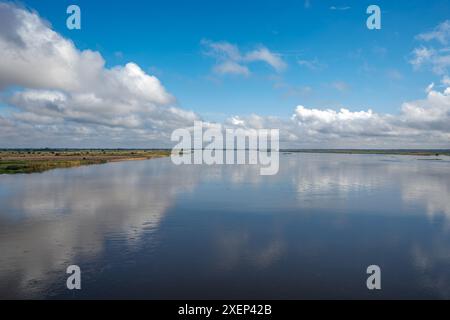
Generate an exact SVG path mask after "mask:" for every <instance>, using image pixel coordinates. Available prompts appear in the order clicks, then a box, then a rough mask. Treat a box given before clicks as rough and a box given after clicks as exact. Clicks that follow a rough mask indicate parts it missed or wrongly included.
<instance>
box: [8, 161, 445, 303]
mask: <svg viewBox="0 0 450 320" xmlns="http://www.w3.org/2000/svg"><path fill="white" fill-rule="evenodd" d="M280 156H281V158H280V161H281V162H280V172H279V174H278V175H275V176H260V175H259V168H258V167H255V166H245V165H223V166H211V167H203V166H197V165H191V166H174V165H172V163H171V162H170V160H169V159H159V160H151V161H138V162H123V163H113V164H107V165H101V166H89V167H81V168H76V169H68V170H54V171H49V172H45V173H43V174H32V175H17V176H0V202H1V203H2V206H1V208H0V252H1V256H0V295H3V294H5V293H6V292H8V295H9V296H13V297H14V296H16V295H18V296H23V295H24V292H25V290H27V291H26V292H27V293H25V295H27V294H29V296H33V293H39V292H42V290H46V287H47V286H51V283H52V281H53V282H54V281H56V280H55V278H58V277H60V278H61V277H64V276H65V274H64V273H61V272H64V270H65V267H66V266H67V265H70V264H77V263H78V262H79V261H93V260H95V259H105V261H106V262H105V265H106V266H107V265H108V263H109V262H108V257H110V255H111V250H112V249H111V248H110V247H111V246H112V247H113V249H114V248H115V250H119V253H117V252H116V251H113V252H116V253H115V254H116V255H118V256H120V250H122V251H126V252H127V253H128V254H131V255H132V256H133V260H134V259H135V260H139V259H143V258H139V257H142V256H145V257H147V258H148V256H149V253H148V252H147V251H142V247H143V246H144V247H146V248H148V247H149V246H150V247H151V246H153V247H155V254H154V256H152V258H148V259H150V260H151V261H152V264H151V265H152V266H153V268H154V269H153V272H155V273H157V274H159V276H160V277H159V278H161V279H165V277H164V276H166V277H167V275H168V274H170V272H172V271H171V270H173V272H176V273H177V274H178V275H180V277H181V276H183V272H187V271H183V270H182V269H180V268H179V267H178V269H177V266H180V265H183V264H184V268H185V269H186V270H188V269H189V263H191V264H195V265H196V268H197V269H202V272H203V273H204V276H205V277H206V275H208V276H209V279H210V281H214V277H219V275H222V276H223V275H224V274H228V273H233V274H234V275H236V274H241V276H242V277H243V278H242V279H241V280H240V281H246V280H245V279H252V276H254V275H251V273H250V276H247V278H245V277H244V274H245V275H246V273H245V272H249V271H248V270H256V271H255V272H256V274H258V275H263V276H265V277H269V278H270V276H273V277H275V278H277V279H278V278H279V280H280V281H281V282H282V281H283V280H286V284H285V285H286V286H289V285H288V284H289V281H288V280H289V279H288V278H286V277H288V275H289V274H292V268H294V267H295V266H297V263H298V264H300V263H301V265H302V266H303V267H302V268H303V269H302V270H304V272H306V270H309V269H311V270H316V269H318V270H321V268H322V266H321V264H324V263H325V264H330V263H334V262H336V260H340V259H341V258H342V257H341V256H339V254H345V255H346V256H348V255H350V256H351V255H352V254H353V253H354V254H355V256H356V257H359V258H358V259H359V260H361V261H366V259H367V257H366V255H367V254H368V253H369V252H370V250H369V249H368V248H370V247H372V246H374V248H377V250H379V251H380V253H383V252H384V253H383V254H382V255H381V256H380V257H379V259H385V258H386V256H389V254H387V253H386V252H390V250H399V249H400V248H401V249H402V250H403V249H405V250H404V252H402V254H407V255H409V257H408V259H409V260H408V261H411V266H410V267H411V268H414V270H415V271H411V272H414V275H416V273H415V272H418V273H419V274H420V281H421V283H422V284H423V285H424V286H427V287H431V288H435V289H436V290H438V291H439V292H440V295H441V296H442V297H448V296H449V294H450V292H449V289H448V288H449V287H450V275H449V273H448V265H449V261H450V256H449V254H448V252H450V250H449V233H448V228H447V227H446V226H448V225H449V224H448V221H447V220H448V218H449V214H450V193H449V192H450V162H447V161H440V162H438V161H418V160H417V159H416V157H404V156H402V157H400V156H399V157H396V156H379V155H351V156H350V155H317V154H289V155H283V154H280ZM311 213H314V215H311ZM319 213H326V214H327V215H325V217H326V218H323V217H322V216H321V215H319ZM364 213H369V214H364ZM188 214H189V216H186V215H188ZM386 214H388V216H389V218H383V217H382V216H383V215H386ZM373 215H375V216H374V217H373ZM413 216H417V219H416V218H412V217H413ZM422 218H425V219H426V220H425V221H429V222H430V224H429V225H423V226H422V225H421V224H420V223H423V220H421V219H422ZM373 219H375V220H374V221H373ZM414 219H415V220H414ZM369 221H372V224H373V225H372V226H371V225H370V222H369ZM417 221H421V222H420V223H417ZM408 223H410V225H408ZM385 224H386V225H388V226H390V228H392V229H385V227H384V225H385ZM364 228H368V229H364ZM362 230H364V231H365V233H364V232H362ZM424 230H425V231H424ZM379 232H381V234H379V235H378V233H379ZM372 233H373V234H372ZM416 236H417V237H416ZM352 237H355V238H357V239H358V241H356V242H355V241H354V240H353V239H352ZM330 241H331V242H330ZM196 243H197V245H196ZM158 248H164V250H163V249H158ZM330 248H334V249H333V250H334V251H335V252H334V253H333V254H330V253H331V251H330V250H331V249H330ZM158 250H161V252H162V253H158V252H159V251H158ZM182 251H183V252H184V253H181V252H182ZM187 252H190V253H192V255H193V256H195V257H197V254H198V252H201V254H202V257H197V258H196V260H195V259H194V260H192V261H188V262H186V261H184V260H180V259H181V258H180V257H181V256H183V255H185V254H187ZM358 254H359V255H360V256H358ZM355 259H356V258H355ZM405 259H406V258H405ZM388 261H389V260H388ZM392 261H395V263H397V264H398V265H400V264H401V259H399V260H398V261H397V260H391V262H392ZM147 262H148V261H147ZM147 262H146V261H142V264H143V265H145V263H147ZM122 263H124V264H125V263H126V261H122ZM283 263H285V264H286V263H287V265H282V264H283ZM342 263H344V262H342ZM345 263H349V262H345ZM106 266H105V267H104V268H107V267H106ZM155 268H156V269H155ZM157 268H159V269H157ZM347 268H351V265H348V266H347ZM399 268H401V267H399ZM245 270H247V271H245ZM270 270H271V271H270ZM274 270H277V271H276V272H281V273H283V274H284V273H286V275H278V276H276V273H273V272H275V271H274ZM285 270H289V272H286V271H285ZM348 270H350V269H348ZM348 270H347V271H348ZM213 271H214V272H215V273H213ZM269 271H270V272H272V274H269V275H267V274H265V272H269ZM314 272H316V274H319V273H320V272H319V271H314ZM348 272H349V271H348ZM209 273H212V275H211V274H209ZM55 274H57V275H55ZM320 276H321V277H323V274H322V273H320ZM186 277H187V278H189V277H188V276H186ZM302 277H304V278H302ZM318 277H319V276H318ZM405 277H406V276H405ZM187 278H183V279H185V281H187V280H186V279H187ZM331 278H333V277H330V279H331ZM298 279H303V280H302V281H307V280H305V279H309V278H308V277H307V276H306V275H303V274H302V275H299V276H298ZM330 279H329V280H328V281H333V280H330ZM128 280H129V279H128ZM58 281H59V280H58ZM155 281H156V280H155ZM161 281H163V280H161ZM192 281H194V279H193V280H192ZM248 281H250V280H248ZM269 282H270V281H269ZM186 283H187V284H188V283H189V282H188V281H187V282H186ZM187 284H186V286H187ZM152 285H156V284H155V283H152ZM161 285H163V283H161ZM222 285H226V284H223V283H222ZM292 285H293V284H292ZM6 288H8V289H6ZM11 288H12V289H11ZM291 289H292V288H291ZM180 290H182V289H181V288H180ZM292 290H294V289H292ZM180 292H181V291H180ZM286 292H288V289H286Z"/></svg>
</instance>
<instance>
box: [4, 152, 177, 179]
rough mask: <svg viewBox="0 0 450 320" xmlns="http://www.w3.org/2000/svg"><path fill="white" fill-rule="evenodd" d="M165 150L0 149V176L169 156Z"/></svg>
mask: <svg viewBox="0 0 450 320" xmlns="http://www.w3.org/2000/svg"><path fill="white" fill-rule="evenodd" d="M170 154H171V152H170V151H168V150H142V149H135V150H122V149H114V150H113V149H109V150H107V149H83V150H81V149H80V150H74V149H64V150H62V149H61V150H60V149H20V150H19V149H16V150H13V149H9V150H0V175H2V174H20V173H38V172H45V171H48V170H52V169H59V168H74V167H80V166H86V165H94V164H105V163H109V162H120V161H138V160H149V159H155V158H163V157H168V156H170Z"/></svg>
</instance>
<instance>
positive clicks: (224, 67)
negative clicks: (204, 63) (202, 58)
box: [213, 61, 250, 76]
mask: <svg viewBox="0 0 450 320" xmlns="http://www.w3.org/2000/svg"><path fill="white" fill-rule="evenodd" d="M213 70H214V72H215V73H218V74H239V75H244V76H248V75H249V74H250V71H249V70H248V68H247V67H246V66H243V65H240V64H239V63H237V62H234V61H225V62H222V63H220V64H218V65H216V66H215V67H214V69H213Z"/></svg>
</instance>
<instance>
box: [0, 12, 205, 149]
mask: <svg viewBox="0 0 450 320" xmlns="http://www.w3.org/2000/svg"><path fill="white" fill-rule="evenodd" d="M4 17H7V19H6V20H2V22H1V26H2V28H0V52H2V57H1V59H0V88H7V87H10V86H20V87H24V89H22V90H19V91H15V92H14V93H13V94H12V96H9V97H8V98H7V99H6V102H7V103H8V104H9V105H10V106H13V107H15V108H16V110H15V111H14V112H13V114H12V115H11V116H10V118H9V120H8V121H10V122H9V125H13V126H14V125H15V126H16V127H17V128H21V129H22V130H23V132H22V134H19V133H18V134H17V137H16V139H19V140H20V139H22V140H27V139H23V135H25V134H26V133H27V132H29V131H30V132H31V131H33V125H35V127H34V130H38V131H39V132H40V133H41V134H42V135H44V133H45V132H47V134H48V135H56V136H58V135H61V136H62V135H66V136H65V138H66V139H67V141H65V143H66V144H70V143H71V141H72V140H74V139H76V137H75V136H76V135H78V134H79V133H80V132H84V133H92V135H93V136H91V137H85V138H86V139H89V138H92V139H94V140H96V139H98V137H96V136H95V135H97V134H98V133H99V132H102V133H103V134H105V136H104V137H103V140H106V141H108V136H109V135H110V136H117V137H119V135H120V134H119V132H121V131H123V130H125V129H132V130H130V131H128V132H127V133H126V134H124V135H123V136H124V140H126V139H127V138H129V139H130V140H131V139H132V137H133V136H136V137H139V138H141V139H142V137H147V138H148V137H150V138H152V139H156V138H157V137H160V138H164V137H166V136H168V135H169V133H170V131H171V130H172V129H173V128H174V127H179V126H182V125H185V124H188V123H190V122H191V121H193V119H197V118H198V116H197V115H195V114H194V113H192V112H187V111H184V110H180V109H177V108H175V107H174V106H173V104H174V103H175V98H174V97H173V96H172V95H171V94H169V93H168V92H167V91H166V89H165V88H164V86H163V85H162V84H161V82H160V81H159V79H158V78H156V77H154V76H151V75H148V74H147V73H145V72H144V71H143V70H142V69H141V68H140V67H139V66H138V65H136V64H135V63H132V62H130V63H127V64H126V65H124V66H116V67H113V68H110V69H109V68H106V67H105V61H104V59H103V57H102V56H101V54H100V53H98V52H94V51H91V50H83V51H81V50H78V49H77V48H76V47H75V45H74V44H73V42H71V41H69V40H67V39H65V38H64V37H62V36H61V35H60V34H58V33H56V32H55V31H53V30H52V29H51V28H50V26H49V24H48V23H46V22H45V21H43V20H42V19H41V18H40V17H39V16H38V15H37V13H34V12H30V11H28V10H26V9H22V8H19V7H17V6H15V5H12V4H7V3H0V18H4ZM0 20H1V19H0ZM45 123H47V124H48V126H47V127H44V126H43V125H44V124H45ZM50 124H51V125H50ZM100 127H101V128H100ZM0 129H1V131H2V133H3V132H4V131H5V130H6V129H5V128H3V127H2V128H0ZM8 130H10V129H8ZM17 130H19V129H17ZM133 130H134V131H133ZM71 132H72V133H73V135H72V137H71V136H70V133H71ZM8 134H12V132H11V131H9V132H8ZM122 134H123V132H122ZM2 137H4V136H3V135H2ZM52 139H55V138H52ZM2 140H3V139H2ZM46 140H47V139H45V140H44V141H41V142H42V143H47V141H46ZM2 142H3V143H5V142H7V143H14V141H8V140H4V141H2ZM44 146H45V145H44Z"/></svg>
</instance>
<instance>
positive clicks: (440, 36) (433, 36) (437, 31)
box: [416, 20, 450, 45]
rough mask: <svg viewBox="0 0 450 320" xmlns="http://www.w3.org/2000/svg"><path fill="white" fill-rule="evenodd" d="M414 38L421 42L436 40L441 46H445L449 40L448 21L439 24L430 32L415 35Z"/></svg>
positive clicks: (449, 26)
mask: <svg viewBox="0 0 450 320" xmlns="http://www.w3.org/2000/svg"><path fill="white" fill-rule="evenodd" d="M416 38H417V39H419V40H423V41H432V40H436V41H438V42H440V43H441V44H443V45H446V44H447V43H448V42H449V40H450V20H446V21H444V22H442V23H440V24H439V25H438V26H436V27H435V28H434V29H433V30H432V31H429V32H424V33H421V34H419V35H417V36H416Z"/></svg>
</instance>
